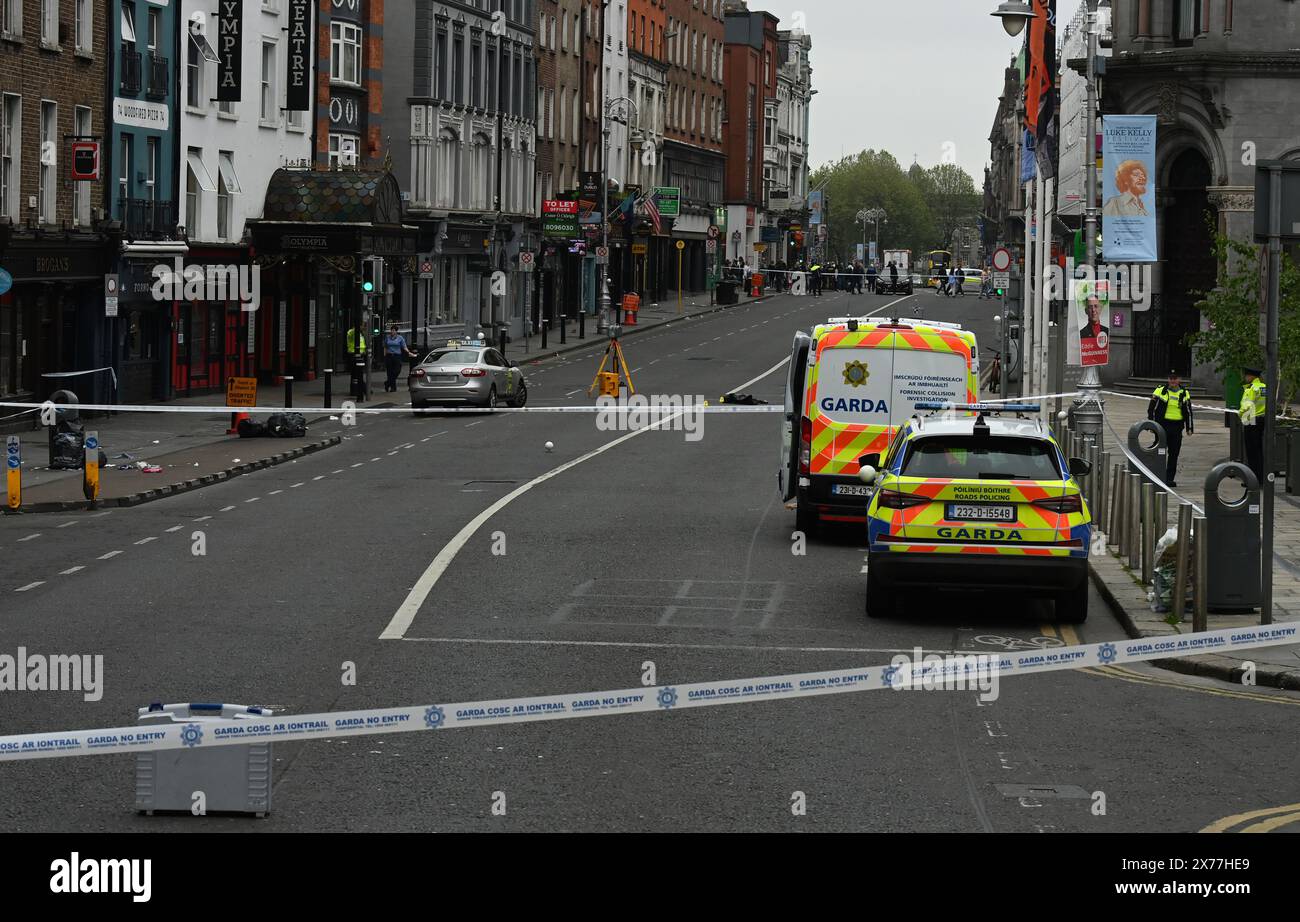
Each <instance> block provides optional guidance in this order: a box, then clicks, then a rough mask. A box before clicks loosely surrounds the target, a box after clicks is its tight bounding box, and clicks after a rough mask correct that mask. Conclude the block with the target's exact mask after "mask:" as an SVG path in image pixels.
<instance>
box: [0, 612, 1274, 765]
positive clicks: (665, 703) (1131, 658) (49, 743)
mask: <svg viewBox="0 0 1300 922" xmlns="http://www.w3.org/2000/svg"><path fill="white" fill-rule="evenodd" d="M1297 641H1300V624H1284V625H1261V626H1257V627H1246V628H1225V629H1223V630H1218V631H1204V632H1200V633H1194V634H1182V635H1177V636H1171V637H1151V638H1143V639H1138V640H1127V641H1120V642H1105V643H1095V644H1081V645H1078V646H1071V647H1057V648H1053V649H1047V650H1040V651H1035V652H1033V653H1024V654H1019V655H1012V654H1001V653H980V652H979V651H962V652H960V653H953V654H945V655H943V656H939V655H931V656H928V657H925V659H924V660H923V661H922V662H921V663H920V664H919V665H916V666H914V665H912V664H903V665H899V666H893V665H891V666H871V667H865V668H853V669H834V670H829V671H826V672H803V673H794V674H790V675H779V676H765V677H761V678H749V679H732V680H728V681H720V682H696V683H692V684H684V685H659V686H647V687H644V688H623V689H616V690H613V691H595V692H580V693H575V694H561V695H543V696H538V697H531V698H501V699H496V700H491V701H464V702H460V703H455V704H429V705H418V706H415V707H398V708H377V709H371V710H358V711H335V712H329V713H322V714H301V715H297V716H292V717H285V716H267V717H255V716H250V717H248V718H247V719H239V720H214V719H208V720H193V719H191V720H183V721H178V722H177V723H175V724H174V725H171V726H166V727H149V726H135V727H112V728H107V729H98V730H69V731H62V732H54V733H22V734H17V735H13V736H3V737H0V761H18V760H23V759H46V758H62V757H73V756H90V755H112V754H121V753H129V752H148V751H153V750H163V749H191V750H193V749H206V748H211V747H213V746H233V745H238V744H246V743H250V742H259V743H260V742H268V741H274V740H310V739H334V738H338V737H345V736H370V735H378V734H388V733H409V732H415V731H421V730H447V729H453V728H460V727H483V726H494V725H497V724H510V723H530V722H535V721H543V720H565V719H568V718H576V717H604V716H610V715H614V714H636V713H644V712H647V711H666V712H675V711H681V710H689V709H691V708H697V707H712V706H714V705H723V704H743V703H748V702H755V701H779V700H784V699H788V698H806V697H812V696H816V695H837V694H843V693H846V692H858V691H871V690H873V689H881V688H893V689H905V688H917V687H920V688H925V687H936V686H938V687H941V688H942V687H944V683H945V682H947V683H949V684H951V682H952V680H954V679H955V680H957V681H959V682H960V681H963V680H964V681H965V682H970V681H972V680H974V679H977V678H979V677H981V676H984V677H987V676H993V675H1001V674H1011V673H1018V672H1019V673H1037V672H1051V671H1054V670H1060V669H1083V668H1088V667H1091V666H1109V665H1113V664H1115V663H1124V662H1135V661H1140V660H1150V659H1162V658H1165V657H1169V656H1179V655H1189V654H1201V653H1217V652H1222V651H1224V650H1232V649H1238V650H1239V649H1243V648H1253V647H1267V646H1276V645H1278V644H1286V643H1296V642H1297Z"/></svg>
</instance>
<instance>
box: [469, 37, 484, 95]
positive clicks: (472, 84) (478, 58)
mask: <svg viewBox="0 0 1300 922" xmlns="http://www.w3.org/2000/svg"><path fill="white" fill-rule="evenodd" d="M469 94H470V100H469V101H470V105H472V106H482V105H483V43H482V42H481V41H479V40H478V39H477V38H475V39H474V41H473V42H472V43H471V44H470V50H469Z"/></svg>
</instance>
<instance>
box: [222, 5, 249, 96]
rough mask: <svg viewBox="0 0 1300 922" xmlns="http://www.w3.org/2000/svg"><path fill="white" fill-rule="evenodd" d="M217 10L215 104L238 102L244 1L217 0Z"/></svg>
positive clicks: (241, 64) (241, 63)
mask: <svg viewBox="0 0 1300 922" xmlns="http://www.w3.org/2000/svg"><path fill="white" fill-rule="evenodd" d="M218 7H219V8H218V11H217V58H218V59H219V60H218V61H217V101H218V102H239V101H240V92H239V91H240V83H241V76H242V66H243V49H242V45H243V38H244V36H243V29H244V25H243V23H244V0H220V2H219V4H218Z"/></svg>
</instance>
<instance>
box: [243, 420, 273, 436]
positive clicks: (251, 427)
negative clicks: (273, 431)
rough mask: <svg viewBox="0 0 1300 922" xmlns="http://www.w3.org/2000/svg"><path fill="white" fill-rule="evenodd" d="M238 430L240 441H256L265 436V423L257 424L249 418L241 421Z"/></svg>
mask: <svg viewBox="0 0 1300 922" xmlns="http://www.w3.org/2000/svg"><path fill="white" fill-rule="evenodd" d="M238 429H239V437H240V438H241V439H256V438H260V437H261V436H264V435H266V434H267V433H266V423H259V422H257V421H256V420H253V419H251V418H250V419H241V420H240V421H239V427H238Z"/></svg>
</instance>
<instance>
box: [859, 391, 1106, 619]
mask: <svg viewBox="0 0 1300 922" xmlns="http://www.w3.org/2000/svg"><path fill="white" fill-rule="evenodd" d="M936 406H937V405H936ZM995 412H1020V413H1022V414H1023V412H1026V410H1025V408H1023V407H1019V406H1011V407H1009V408H1006V407H997V406H986V405H980V404H969V405H965V406H958V407H951V406H949V407H948V408H947V409H946V414H947V416H946V418H937V417H929V418H922V417H920V416H917V417H915V418H913V419H912V420H911V421H910V422H909V423H908V424H907V425H905V426H904V427H903V428H902V429H901V430H900V431H899V433H898V435H897V436H896V438H895V439H894V441H893V443H892V444H891V446H890V449H889V452H888V454H887V456H886V457H885V459H884V461H883V462H881V461H880V459H879V458H878V457H875V456H873V457H870V458H867V459H866V466H867V467H868V468H875V467H876V466H878V467H879V470H878V471H876V472H875V473H874V475H873V473H872V471H871V470H870V469H869V470H867V471H866V472H864V475H863V479H864V480H868V481H869V482H870V484H871V487H872V490H873V493H872V497H871V501H870V504H869V505H868V508H867V544H868V556H867V573H868V575H867V582H868V588H867V612H868V614H871V615H878V614H882V613H887V612H890V611H892V610H894V609H896V607H897V604H898V601H899V599H900V598H901V597H902V596H904V595H905V594H906V593H907V591H908V590H909V589H918V588H947V589H961V590H996V591H1014V592H1019V593H1026V594H1031V595H1042V596H1047V597H1050V598H1053V599H1054V600H1055V601H1056V608H1057V617H1058V618H1059V619H1060V620H1063V621H1068V622H1074V623H1077V622H1081V621H1083V620H1084V619H1085V618H1086V617H1087V568H1088V551H1089V548H1090V546H1091V542H1092V518H1091V514H1090V512H1089V510H1088V506H1087V503H1086V502H1085V500H1084V497H1083V492H1082V490H1081V489H1080V487H1079V484H1078V482H1077V481H1076V479H1075V478H1076V477H1077V476H1084V475H1085V474H1087V473H1088V472H1089V470H1088V464H1087V462H1086V461H1082V460H1081V459H1077V458H1076V459H1066V458H1065V456H1064V455H1063V454H1062V452H1061V449H1060V446H1059V445H1058V444H1057V443H1056V441H1055V439H1053V438H1052V435H1051V432H1050V431H1049V430H1047V429H1046V428H1044V427H1043V425H1042V423H1041V422H1040V421H1039V420H1038V419H1025V418H1018V419H1002V418H990V417H991V416H992V415H993V414H994V413H995ZM873 462H874V464H873Z"/></svg>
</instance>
